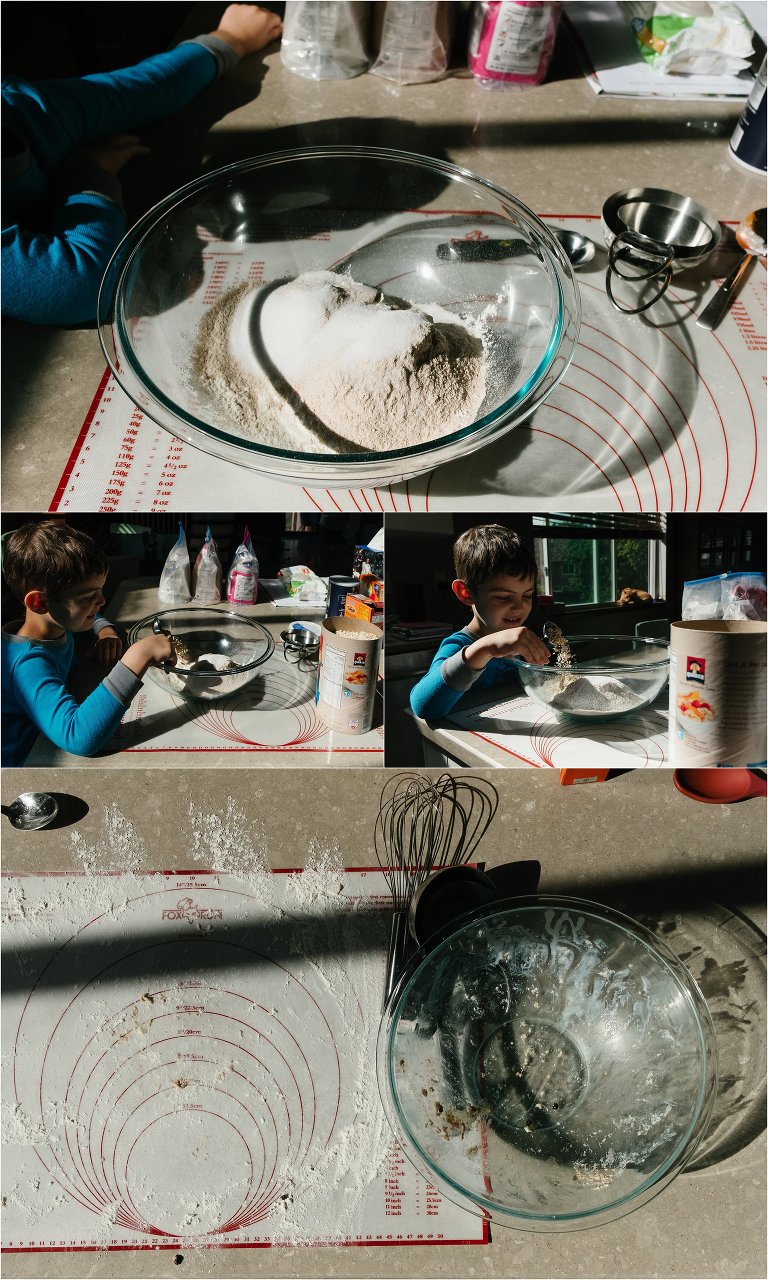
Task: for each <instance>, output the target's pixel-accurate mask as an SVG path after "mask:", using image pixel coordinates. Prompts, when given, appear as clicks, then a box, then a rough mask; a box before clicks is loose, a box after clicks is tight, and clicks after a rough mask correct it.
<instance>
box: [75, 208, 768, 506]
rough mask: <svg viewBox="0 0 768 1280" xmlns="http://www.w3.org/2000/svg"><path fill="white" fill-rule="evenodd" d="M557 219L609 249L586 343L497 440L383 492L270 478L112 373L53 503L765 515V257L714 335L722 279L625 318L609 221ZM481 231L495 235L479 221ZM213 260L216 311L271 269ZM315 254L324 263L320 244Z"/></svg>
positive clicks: (593, 276)
mask: <svg viewBox="0 0 768 1280" xmlns="http://www.w3.org/2000/svg"><path fill="white" fill-rule="evenodd" d="M424 216H425V217H427V216H428V215H426V214H425V215H424ZM545 216H546V215H545ZM546 220H547V221H548V222H550V223H552V224H557V225H559V226H562V227H566V228H568V229H571V230H575V231H579V232H582V233H583V234H585V235H587V236H589V237H590V238H591V239H592V240H593V241H594V242H595V243H596V244H597V246H598V252H597V253H596V255H595V259H594V261H593V262H592V263H591V264H590V265H589V266H588V267H586V268H585V269H583V270H580V271H579V272H578V273H577V280H578V284H579V292H580V297H581V305H582V322H581V332H580V338H579V343H578V346H577V348H576V351H575V354H574V357H573V360H572V362H571V364H570V366H569V368H568V369H567V371H566V373H565V376H564V378H563V380H562V382H561V383H560V384H559V385H558V386H557V387H556V388H555V389H554V391H553V392H552V393H551V395H550V396H549V398H548V400H547V401H546V402H545V403H544V404H542V405H541V406H539V408H538V409H537V410H536V411H535V413H534V414H533V416H532V417H531V418H529V419H528V420H527V421H526V422H524V423H522V424H521V425H519V426H518V427H516V428H515V429H514V430H512V431H510V432H507V433H506V434H504V435H503V436H501V437H500V438H499V439H498V441H497V442H495V443H493V444H489V445H487V446H486V447H485V448H482V449H479V450H477V451H476V452H475V453H472V454H469V455H467V456H464V457H462V458H461V459H460V460H458V461H456V462H452V463H448V464H446V465H445V466H442V467H439V468H437V469H435V470H432V471H429V472H425V473H424V474H422V475H419V476H416V477H415V478H412V479H410V480H400V481H397V482H393V483H391V484H387V485H383V486H379V487H374V486H365V487H357V488H324V487H322V486H320V485H318V484H312V483H308V484H306V485H301V484H299V483H294V482H292V481H289V480H281V479H280V478H279V477H265V476H262V475H260V474H259V472H257V471H254V470H250V469H248V468H246V467H244V466H241V465H237V464H235V463H233V462H225V461H223V460H221V459H219V458H216V457H213V456H209V455H207V454H205V453H203V452H201V451H200V450H199V449H196V448H193V447H192V446H191V445H190V444H187V443H186V442H183V441H181V440H178V439H176V438H175V437H173V436H171V435H170V434H169V433H168V432H166V431H165V430H163V429H162V428H161V427H159V426H157V425H156V424H155V423H154V422H153V421H152V420H151V419H150V418H149V417H148V416H147V414H146V413H144V412H143V411H142V410H140V409H138V408H137V407H136V406H135V405H134V404H133V403H132V402H131V401H130V400H129V398H128V397H127V396H126V395H125V393H124V392H123V391H122V390H121V389H120V387H119V386H118V385H117V383H116V382H115V380H114V378H112V377H108V376H107V375H106V374H105V376H104V379H103V381H102V384H101V386H100V387H99V388H98V389H97V391H96V395H95V398H94V401H93V404H92V406H91V410H90V412H89V414H88V416H87V419H86V421H85V422H84V424H83V427H82V430H81V432H80V434H79V437H78V439H77V441H76V442H75V443H74V447H73V449H72V453H71V456H70V458H69V461H68V463H67V466H66V468H65V470H64V473H63V474H62V476H61V479H60V481H59V484H58V485H57V487H56V491H55V493H54V494H53V495H52V499H51V504H50V509H51V510H52V511H62V512H65V511H84V510H101V511H150V510H151V511H166V510H173V509H174V507H178V508H179V509H182V510H184V509H186V508H187V507H189V506H190V505H193V504H194V503H195V502H196V501H198V500H199V495H200V494H201V493H205V494H206V502H207V504H208V505H209V506H210V507H213V508H216V507H217V506H218V507H220V508H222V509H224V508H225V507H226V508H227V509H231V508H233V507H236V506H238V505H239V506H242V507H243V508H247V509H249V510H250V509H252V507H253V506H254V505H255V506H256V507H257V508H258V507H259V506H262V505H263V506H268V507H270V508H274V507H275V506H278V507H279V508H280V509H282V510H285V511H291V510H306V509H307V508H308V506H309V507H311V508H313V509H316V510H318V511H355V510H357V511H376V512H380V511H427V510H431V511H441V510H442V511H456V510H471V511H484V510H490V511H496V510H498V504H499V501H500V500H503V502H504V505H505V507H507V508H508V509H509V510H523V511H529V510H531V509H532V507H531V504H533V506H534V509H535V507H536V505H537V504H540V503H542V502H543V503H545V504H547V503H550V504H551V503H552V502H553V501H556V502H567V509H568V510H569V511H595V510H601V511H627V512H631V511H699V510H703V511H720V510H729V511H740V510H743V511H749V510H759V509H761V507H762V505H763V493H762V486H761V483H760V477H761V476H762V475H763V474H764V471H765V465H766V449H765V440H766V413H765V378H764V372H765V350H766V299H765V272H764V269H763V267H762V265H761V264H760V263H757V264H756V265H755V267H754V269H753V271H752V274H751V277H750V279H748V280H747V282H746V284H745V286H744V287H743V288H742V290H741V291H740V293H739V296H738V299H737V300H736V302H735V303H734V305H733V306H732V308H731V310H730V311H729V313H728V315H726V317H725V318H724V320H723V321H722V323H721V324H720V325H719V326H718V328H717V330H716V331H715V332H714V333H711V332H707V331H706V330H704V329H700V328H698V327H697V325H696V324H695V316H696V314H697V313H698V311H700V310H701V308H702V305H703V303H704V300H705V298H706V297H707V296H708V295H709V294H711V292H713V290H714V287H715V284H714V282H713V281H707V282H705V283H704V284H703V285H702V283H701V280H700V279H698V280H697V281H696V282H694V283H693V284H686V283H682V279H683V278H682V277H675V280H674V282H673V284H672V286H671V288H670V289H669V290H668V292H667V295H666V296H665V297H664V298H663V299H662V300H661V301H660V302H659V303H657V304H656V305H654V307H653V308H652V309H651V310H650V311H649V312H647V313H645V314H643V315H636V316H632V315H622V314H619V313H618V312H617V311H615V310H614V309H613V308H612V306H611V304H610V302H609V300H608V298H607V296H606V293H605V281H604V277H605V266H606V261H607V255H606V253H605V252H604V249H603V247H602V236H601V232H600V219H599V218H598V217H575V216H574V217H571V216H566V215H563V216H547V218H546ZM469 234H471V235H474V236H476V237H477V238H480V239H482V238H485V237H486V232H485V231H484V229H483V225H482V215H478V219H477V226H476V227H475V228H474V230H473V231H470V232H469ZM337 247H338V246H335V245H332V244H331V243H330V242H329V245H328V265H329V266H330V265H331V264H332V263H333V262H334V261H335V260H337V258H338V257H339V256H341V252H340V253H337V252H336V249H337ZM261 248H262V249H264V246H262V247H261ZM264 251H265V252H266V250H264ZM296 251H297V252H298V246H297V247H296ZM204 260H205V262H204V265H205V271H206V284H205V288H204V291H203V293H202V295H201V297H202V304H205V305H208V304H210V303H212V302H214V301H215V300H216V299H217V298H218V297H220V296H221V295H222V294H223V293H224V292H226V291H227V290H228V289H231V288H233V287H234V286H235V285H236V284H238V283H239V282H240V281H241V280H245V279H254V280H257V279H260V278H261V276H262V273H263V274H264V277H265V278H266V277H267V275H268V274H269V272H268V264H266V265H265V263H263V262H259V263H251V262H248V261H247V260H246V259H242V260H241V258H240V256H239V255H238V254H233V253H232V251H231V247H230V250H229V252H228V253H226V254H225V253H224V252H223V250H220V249H219V247H218V246H217V245H216V244H212V245H210V246H209V247H208V249H207V250H206V252H205V254H204ZM311 260H312V261H315V262H316V246H315V247H314V249H313V256H312V259H311ZM195 305H197V303H196V304H195ZM189 306H190V307H193V303H192V302H191V301H190V303H189ZM189 322H190V324H192V323H194V322H195V319H194V316H190V321H189Z"/></svg>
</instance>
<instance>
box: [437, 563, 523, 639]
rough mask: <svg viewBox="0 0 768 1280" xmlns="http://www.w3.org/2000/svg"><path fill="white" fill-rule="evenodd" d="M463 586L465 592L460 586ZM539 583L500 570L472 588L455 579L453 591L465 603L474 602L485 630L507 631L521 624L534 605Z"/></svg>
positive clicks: (478, 620) (478, 617) (476, 613)
mask: <svg viewBox="0 0 768 1280" xmlns="http://www.w3.org/2000/svg"><path fill="white" fill-rule="evenodd" d="M458 587H461V588H463V592H462V591H460V590H457V588H458ZM535 587H536V583H535V582H534V580H533V578H512V577H510V576H509V575H508V574H499V576H498V577H497V578H491V579H490V581H488V582H484V583H483V584H482V585H481V586H479V587H478V588H477V590H476V591H471V590H470V588H469V587H468V586H467V584H466V583H465V582H456V583H454V592H455V594H456V595H457V596H458V598H459V599H460V600H462V601H463V603H464V604H468V605H471V607H472V612H473V614H474V617H475V620H476V622H477V624H478V625H479V627H480V628H481V629H482V633H483V634H485V635H490V634H491V632H493V631H506V630H507V629H508V628H509V627H522V626H523V624H524V623H525V620H526V618H527V617H528V614H529V613H530V612H531V607H532V605H533V593H534V590H535Z"/></svg>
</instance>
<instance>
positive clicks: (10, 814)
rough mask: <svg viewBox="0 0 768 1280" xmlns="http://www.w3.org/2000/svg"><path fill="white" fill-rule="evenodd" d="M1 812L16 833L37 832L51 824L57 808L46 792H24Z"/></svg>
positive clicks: (51, 797) (3, 807)
mask: <svg viewBox="0 0 768 1280" xmlns="http://www.w3.org/2000/svg"><path fill="white" fill-rule="evenodd" d="M2 811H3V813H4V814H5V816H6V818H8V820H9V822H10V824H11V826H12V827H15V828H16V830H17V831H39V830H40V829H41V827H47V826H48V825H49V823H51V822H53V820H54V818H55V817H56V814H57V813H58V812H59V806H58V804H57V803H56V801H55V800H54V798H53V796H51V795H49V794H48V792H47V791H24V792H23V793H22V795H20V796H17V797H16V799H15V800H12V801H11V803H10V804H9V805H2Z"/></svg>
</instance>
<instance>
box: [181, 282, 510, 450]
mask: <svg viewBox="0 0 768 1280" xmlns="http://www.w3.org/2000/svg"><path fill="white" fill-rule="evenodd" d="M194 369H195V374H196V376H197V378H198V380H199V382H200V383H201V384H202V386H203V387H204V388H205V389H206V390H207V391H208V392H209V394H210V396H211V397H212V399H213V401H214V403H215V404H217V405H218V406H219V407H220V409H221V410H223V411H224V413H225V414H226V416H227V419H228V420H229V424H231V425H230V427H229V429H230V430H231V429H232V428H234V429H235V430H237V431H239V432H240V433H242V434H243V435H244V436H246V437H247V438H249V439H253V440H256V441H259V442H260V443H262V444H265V445H268V446H270V447H272V448H279V449H288V450H301V451H303V452H318V453H336V454H344V453H358V452H376V453H378V452H381V451H384V450H389V449H403V448H408V447H409V446H412V445H418V444H422V443H424V442H426V441H428V440H433V439H437V438H439V437H440V436H444V435H447V434H449V433H450V432H452V431H456V430H459V429H461V428H462V427H466V426H470V425H471V424H472V423H473V422H474V421H475V420H476V418H477V416H478V411H479V410H480V406H481V405H482V403H483V400H484V398H485V390H486V357H485V349H484V345H483V341H482V339H481V337H479V336H477V335H476V334H475V333H473V332H470V330H469V328H467V327H466V326H465V325H464V324H463V323H462V322H461V321H460V320H459V319H458V318H457V317H456V316H455V315H453V314H452V313H451V312H449V311H445V310H444V309H443V308H441V307H438V306H432V305H430V306H425V305H422V306H421V307H415V306H409V305H407V304H405V303H402V302H400V301H399V300H398V299H396V298H394V297H390V296H388V295H386V294H382V293H381V292H380V291H379V290H377V289H373V288H370V287H369V286H367V285H363V284H358V283H357V282H356V281H354V280H352V279H350V278H349V277H348V276H343V275H337V274H336V273H334V272H331V271H311V272H306V273H305V274H303V275H299V276H297V277H296V278H295V279H293V280H290V281H288V282H287V283H284V284H278V285H267V286H256V287H254V286H253V285H251V284H246V285H241V286H239V287H238V288H236V289H233V290H231V291H230V292H229V293H227V294H225V295H224V297H223V298H221V299H220V300H219V302H218V303H217V304H216V305H215V306H214V307H212V308H211V310H210V311H208V312H207V313H206V315H205V316H204V318H203V320H202V322H201V325H200V328H199V331H198V340H197V345H196V349H195V355H194ZM221 425H222V426H224V425H225V424H224V423H222V424H221Z"/></svg>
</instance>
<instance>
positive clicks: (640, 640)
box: [512, 635, 669, 678]
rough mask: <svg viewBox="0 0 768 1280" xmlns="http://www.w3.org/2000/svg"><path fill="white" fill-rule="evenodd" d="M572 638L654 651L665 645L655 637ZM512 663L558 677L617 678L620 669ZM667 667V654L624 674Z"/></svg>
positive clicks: (630, 668) (625, 675) (595, 636)
mask: <svg viewBox="0 0 768 1280" xmlns="http://www.w3.org/2000/svg"><path fill="white" fill-rule="evenodd" d="M570 638H571V639H572V640H573V641H578V640H627V641H629V643H630V646H632V647H633V646H634V645H638V646H639V645H646V646H652V647H653V648H654V649H663V648H664V645H663V644H659V642H658V640H657V639H656V637H655V636H621V635H586V636H582V635H574V636H571V637H570ZM512 661H513V662H515V663H516V664H517V666H519V667H524V668H525V669H526V671H536V672H538V673H541V672H542V671H551V672H552V673H553V674H557V675H568V674H569V673H571V674H572V675H578V674H580V672H581V671H588V673H589V675H593V676H595V675H612V676H615V675H616V673H617V671H618V670H619V668H617V667H609V666H606V667H600V666H590V667H589V668H585V667H579V664H578V663H575V664H574V666H572V667H558V666H554V667H551V666H541V665H540V664H538V663H535V662H526V661H525V659H524V658H513V659H512ZM665 667H666V668H668V667H669V654H667V656H666V658H656V659H654V660H653V661H651V662H644V663H643V665H642V666H636V667H628V668H627V670H626V672H625V673H623V674H624V677H625V678H627V677H631V675H632V674H633V672H637V674H638V675H639V674H641V673H644V672H647V671H662V670H663V669H664V668H665Z"/></svg>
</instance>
